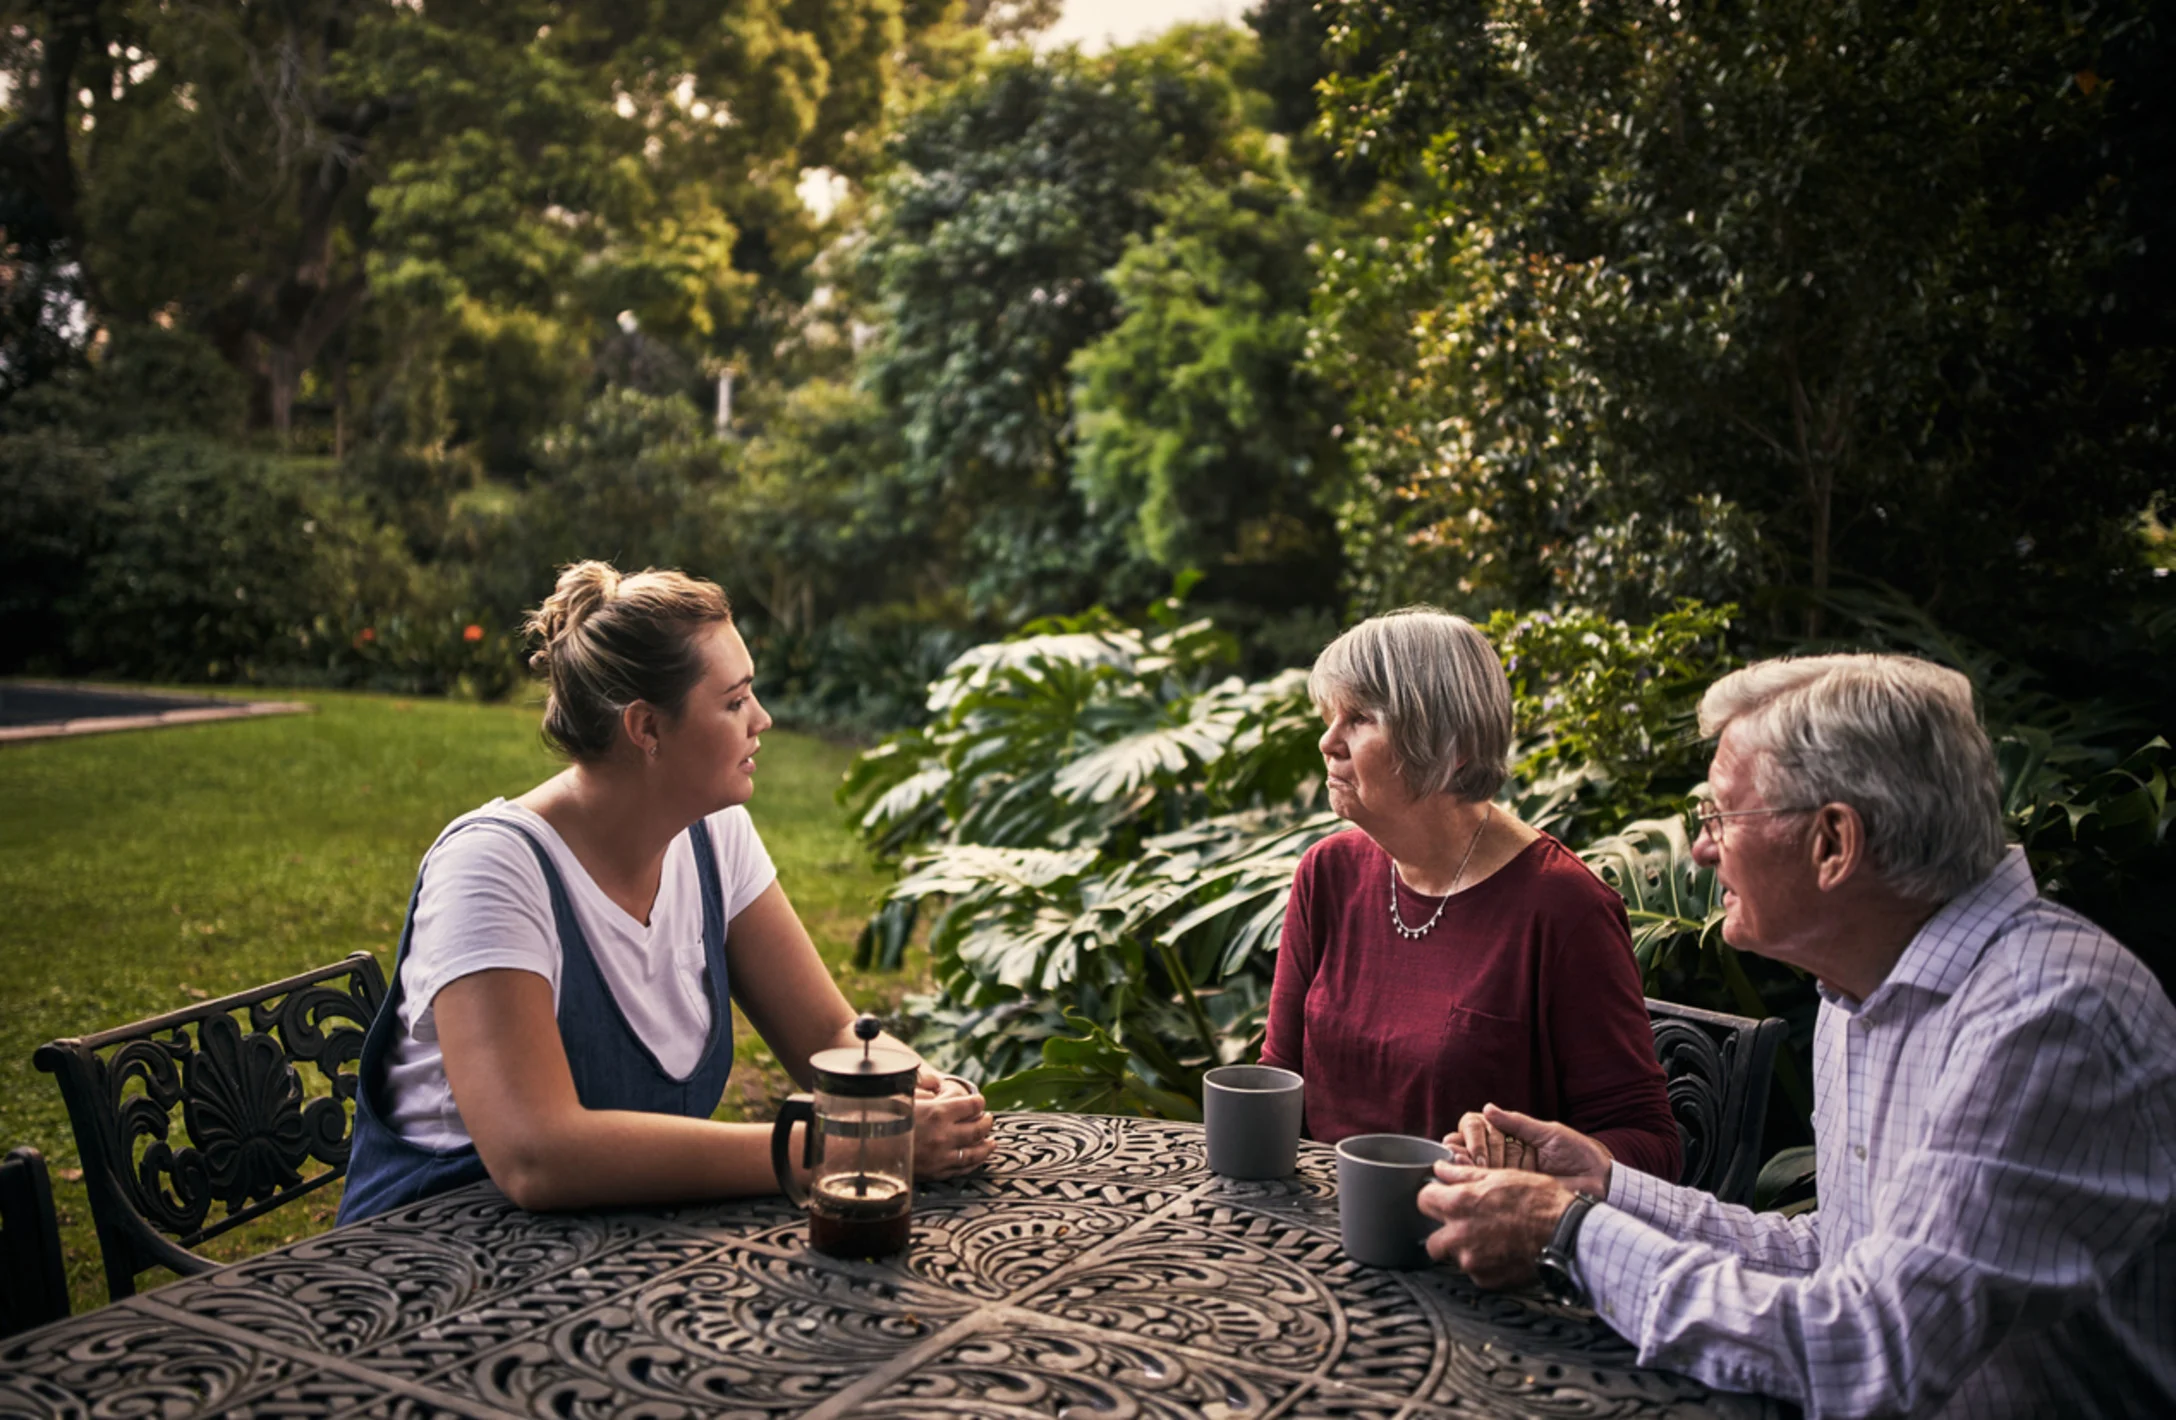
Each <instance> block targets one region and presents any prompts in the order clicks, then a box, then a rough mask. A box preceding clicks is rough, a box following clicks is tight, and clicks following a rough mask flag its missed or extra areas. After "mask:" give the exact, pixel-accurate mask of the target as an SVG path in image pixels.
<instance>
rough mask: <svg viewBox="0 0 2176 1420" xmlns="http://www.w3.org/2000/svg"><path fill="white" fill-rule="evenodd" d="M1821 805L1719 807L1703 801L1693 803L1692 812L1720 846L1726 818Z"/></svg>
mask: <svg viewBox="0 0 2176 1420" xmlns="http://www.w3.org/2000/svg"><path fill="white" fill-rule="evenodd" d="M1819 807H1820V805H1819V804H1798V805H1793V806H1792V807H1790V808H1784V809H1719V808H1717V807H1715V805H1713V804H1711V803H1707V802H1705V801H1702V802H1700V803H1697V804H1694V805H1693V808H1692V814H1693V817H1694V818H1696V819H1698V820H1699V821H1700V831H1701V832H1702V833H1705V834H1706V835H1707V836H1708V837H1710V838H1712V839H1714V840H1715V846H1716V847H1717V848H1720V847H1722V846H1723V820H1724V819H1732V818H1751V817H1753V816H1754V815H1755V814H1804V813H1811V812H1813V811H1814V810H1815V809H1817V808H1819Z"/></svg>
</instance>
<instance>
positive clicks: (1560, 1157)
mask: <svg viewBox="0 0 2176 1420" xmlns="http://www.w3.org/2000/svg"><path fill="white" fill-rule="evenodd" d="M1443 1146H1444V1147H1445V1148H1447V1149H1449V1150H1450V1151H1451V1158H1452V1161H1453V1162H1455V1163H1459V1164H1463V1165H1466V1166H1469V1167H1472V1168H1485V1169H1530V1170H1532V1171H1533V1172H1535V1173H1542V1174H1547V1175H1548V1176H1549V1177H1551V1178H1553V1179H1556V1180H1557V1181H1559V1182H1561V1183H1563V1184H1564V1185H1565V1186H1566V1187H1569V1188H1573V1189H1576V1190H1578V1191H1579V1192H1581V1193H1591V1194H1593V1195H1594V1196H1595V1197H1596V1198H1607V1197H1609V1170H1610V1165H1611V1163H1612V1162H1613V1161H1612V1159H1611V1156H1610V1152H1609V1150H1608V1148H1607V1147H1606V1146H1604V1145H1603V1144H1602V1143H1601V1142H1600V1141H1599V1140H1595V1139H1589V1138H1588V1137H1587V1136H1586V1135H1584V1134H1582V1133H1580V1132H1579V1131H1578V1130H1576V1129H1574V1128H1572V1127H1571V1126H1570V1125H1569V1124H1557V1123H1554V1122H1551V1121H1549V1120H1543V1119H1535V1118H1533V1117H1532V1116H1530V1115H1524V1114H1521V1113H1519V1112H1518V1111H1517V1110H1515V1109H1499V1108H1497V1107H1496V1106H1495V1105H1485V1106H1483V1107H1482V1110H1481V1112H1480V1113H1479V1114H1469V1115H1466V1116H1465V1117H1464V1118H1462V1119H1460V1120H1459V1121H1458V1132H1457V1133H1455V1134H1446V1135H1444V1136H1443Z"/></svg>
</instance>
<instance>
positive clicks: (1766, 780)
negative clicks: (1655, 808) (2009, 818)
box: [1700, 655, 2004, 902]
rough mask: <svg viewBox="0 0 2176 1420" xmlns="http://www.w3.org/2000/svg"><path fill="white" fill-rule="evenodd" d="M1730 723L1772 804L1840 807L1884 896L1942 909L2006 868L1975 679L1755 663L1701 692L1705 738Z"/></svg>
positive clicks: (1914, 668)
mask: <svg viewBox="0 0 2176 1420" xmlns="http://www.w3.org/2000/svg"><path fill="white" fill-rule="evenodd" d="M1733 725H1735V726H1736V727H1737V729H1738V736H1739V738H1738V744H1739V747H1740V748H1741V750H1744V751H1754V752H1757V757H1756V758H1755V759H1754V760H1753V765H1754V770H1753V773H1754V782H1755V784H1756V786H1757V787H1758V788H1759V790H1760V792H1761V795H1762V796H1763V797H1764V798H1765V799H1767V801H1768V802H1769V803H1770V804H1772V805H1775V806H1777V807H1782V806H1784V805H1790V804H1848V805H1850V806H1851V807H1852V808H1853V809H1856V810H1857V811H1858V815H1859V819H1860V821H1861V822H1862V823H1864V824H1865V825H1866V846H1867V856H1868V858H1869V860H1870V861H1871V864H1872V866H1873V869H1874V872H1875V874H1876V875H1877V876H1878V877H1879V878H1880V879H1881V881H1882V882H1883V883H1884V884H1886V885H1887V886H1888V887H1889V888H1890V890H1891V891H1893V892H1895V893H1897V894H1899V895H1900V896H1903V897H1906V898H1910V899H1912V900H1914V901H1918V902H1947V901H1948V900H1949V899H1951V898H1953V897H1955V896H1956V895H1957V894H1959V893H1961V892H1963V891H1964V890H1965V889H1966V888H1968V887H1970V886H1972V884H1974V883H1976V882H1978V881H1979V880H1980V879H1981V878H1984V877H1986V876H1987V875H1988V874H1989V873H1991V872H1993V871H1994V869H1995V865H1996V864H1997V863H1999V862H2000V861H2001V860H2002V854H2003V843H2004V839H2003V831H2002V797H2001V780H2000V778H1999V777H1998V776H1997V774H1996V771H1995V751H1994V746H1993V745H1992V744H1990V743H1989V742H1988V739H1987V731H1986V730H1985V729H1983V728H1982V727H1981V725H1980V721H1979V716H1978V715H1977V714H1976V713H1975V712H1974V710H1973V706H1972V682H1971V681H1970V680H1967V679H1966V678H1965V677H1964V676H1962V675H1960V674H1958V673H1957V672H1956V671H1953V670H1948V669H1945V668H1944V667H1941V666H1937V665H1933V664H1931V663H1929V662H1926V661H1921V660H1917V659H1914V658H1913V657H1910V656H1875V655H1846V656H1804V657H1784V658H1782V659H1779V660H1772V661H1756V662H1755V663H1754V664H1752V665H1750V666H1746V667H1745V668H1743V669H1742V670H1736V671H1733V672H1731V673H1730V674H1729V675H1726V676H1724V677H1723V678H1722V679H1721V680H1719V681H1717V682H1715V684H1714V685H1712V686H1709V687H1708V693H1707V694H1706V695H1705V696H1704V697H1702V699H1701V701H1700V733H1701V734H1703V735H1708V736H1720V735H1721V734H1722V733H1723V731H1724V730H1726V729H1729V728H1730V727H1731V726H1733Z"/></svg>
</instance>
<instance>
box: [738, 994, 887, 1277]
mask: <svg viewBox="0 0 2176 1420" xmlns="http://www.w3.org/2000/svg"><path fill="white" fill-rule="evenodd" d="M880 1030H881V1027H880V1026H879V1025H878V1022H877V1019H876V1017H874V1016H863V1017H861V1018H860V1019H859V1020H857V1021H855V1022H854V1034H855V1035H857V1036H859V1037H860V1038H861V1044H860V1045H859V1046H850V1045H849V1046H839V1047H836V1048H834V1049H831V1050H819V1051H817V1052H816V1054H815V1055H813V1056H811V1057H810V1058H809V1067H810V1069H811V1071H812V1072H813V1073H814V1075H815V1085H816V1088H815V1091H814V1093H812V1094H800V1095H795V1096H793V1097H792V1098H791V1099H789V1100H787V1101H786V1104H785V1107H784V1108H783V1109H781V1110H780V1111H779V1114H778V1122H777V1123H776V1124H775V1125H773V1126H772V1129H771V1165H772V1168H773V1169H774V1170H775V1171H776V1173H777V1174H778V1186H779V1187H780V1188H781V1189H783V1190H784V1191H785V1194H786V1196H787V1197H788V1198H790V1199H792V1200H793V1201H794V1202H795V1203H798V1204H801V1205H803V1206H805V1207H806V1208H807V1209H808V1240H809V1246H810V1247H812V1248H814V1249H815V1250H816V1251H818V1252H821V1253H827V1254H829V1255H830V1256H832V1257H864V1258H866V1257H889V1256H890V1255H892V1254H893V1253H896V1252H901V1251H904V1250H905V1248H906V1246H907V1240H908V1238H909V1236H910V1235H911V1232H912V1228H913V1216H914V1080H915V1075H916V1072H917V1071H918V1070H919V1069H920V1068H921V1064H922V1062H921V1060H920V1058H919V1057H917V1056H916V1055H915V1054H914V1053H913V1052H912V1051H909V1050H904V1049H901V1048H900V1047H898V1046H892V1045H879V1044H877V1043H876V1037H877V1035H878V1033H879V1031H880ZM796 1123H800V1124H802V1125H803V1126H804V1127H805V1130H806V1132H805V1133H804V1134H803V1136H802V1146H801V1167H802V1169H804V1170H806V1171H807V1173H808V1184H807V1187H806V1188H803V1187H802V1184H801V1180H800V1179H799V1177H798V1176H797V1175H796V1172H795V1170H794V1169H793V1168H792V1167H791V1162H790V1159H789V1155H790V1153H791V1149H792V1140H793V1126H794V1125H795V1124H796Z"/></svg>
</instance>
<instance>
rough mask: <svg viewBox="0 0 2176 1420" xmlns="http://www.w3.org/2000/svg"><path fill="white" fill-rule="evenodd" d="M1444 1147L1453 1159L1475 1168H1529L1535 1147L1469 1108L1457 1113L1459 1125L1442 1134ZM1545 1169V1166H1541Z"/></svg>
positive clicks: (1455, 1161) (1532, 1165)
mask: <svg viewBox="0 0 2176 1420" xmlns="http://www.w3.org/2000/svg"><path fill="white" fill-rule="evenodd" d="M1443 1147H1444V1148H1446V1149H1449V1150H1450V1151H1451V1159H1452V1162H1454V1163H1460V1164H1465V1165H1468V1166H1470V1167H1472V1168H1477V1169H1531V1168H1533V1167H1535V1163H1534V1156H1535V1153H1536V1150H1535V1149H1534V1147H1533V1146H1532V1145H1530V1144H1528V1143H1527V1142H1526V1141H1525V1140H1523V1139H1515V1138H1513V1137H1512V1136H1511V1135H1509V1134H1506V1133H1504V1132H1503V1130H1501V1129H1498V1128H1497V1127H1496V1126H1495V1125H1493V1124H1491V1123H1489V1122H1488V1116H1487V1115H1485V1114H1482V1113H1481V1112H1480V1111H1478V1110H1472V1111H1469V1112H1467V1113H1466V1114H1463V1115H1461V1116H1459V1120H1458V1128H1457V1129H1456V1130H1455V1131H1454V1132H1452V1133H1449V1134H1446V1135H1444V1136H1443ZM1544 1172H1546V1170H1544Z"/></svg>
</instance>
